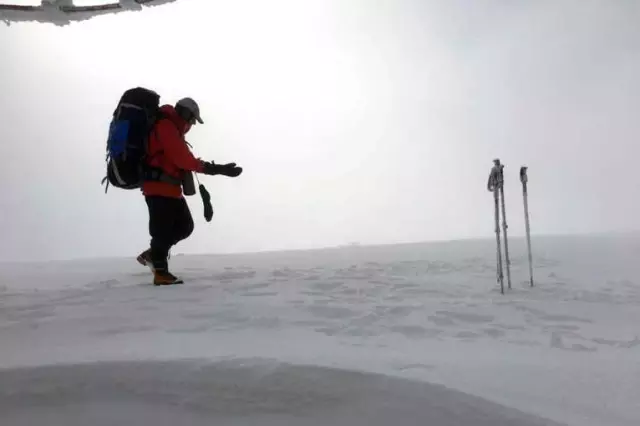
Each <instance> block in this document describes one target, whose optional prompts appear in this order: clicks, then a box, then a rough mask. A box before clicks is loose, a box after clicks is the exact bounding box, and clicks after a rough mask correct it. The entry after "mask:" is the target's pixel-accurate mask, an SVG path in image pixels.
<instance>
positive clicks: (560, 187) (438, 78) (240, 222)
mask: <svg viewBox="0 0 640 426" xmlns="http://www.w3.org/2000/svg"><path fill="white" fill-rule="evenodd" d="M17 3H20V2H17ZM22 3H23V4H25V2H22ZM26 3H27V4H28V3H30V2H26ZM31 3H33V2H31ZM86 3H95V2H93V1H92V2H88V1H77V2H76V4H86ZM638 22H640V2H637V1H633V0H628V1H623V0H620V1H614V0H602V1H595V0H593V1H591V0H565V1H562V2H557V1H551V0H548V1H529V2H513V1H507V0H483V1H474V2H470V1H466V0H452V1H446V2H444V1H435V0H434V1H426V0H402V1H401V0H388V1H384V2H375V3H374V2H371V1H370V0H348V1H347V0H322V1H320V0H304V1H303V0H269V1H264V0H234V1H230V0H224V1H222V0H188V1H187V0H181V1H177V2H174V3H170V4H167V5H164V6H161V7H154V8H147V9H145V10H144V11H143V12H142V13H121V14H117V15H110V16H102V17H98V18H94V19H91V20H88V21H84V22H81V23H74V24H71V25H69V26H65V27H56V26H53V25H48V24H38V23H31V22H27V23H18V24H12V25H11V26H6V25H1V24H0V25H1V26H0V77H1V78H0V94H1V96H0V117H1V121H0V123H1V124H2V126H1V127H2V137H1V139H0V141H1V143H0V155H1V156H2V159H3V161H4V166H3V167H2V168H0V178H1V179H0V193H2V197H1V198H0V235H2V244H0V260H13V259H36V258H37V259H54V258H55V259H58V258H70V257H85V256H90V257H93V256H130V255H131V256H132V255H136V254H137V253H139V252H140V251H141V250H143V249H144V248H146V246H147V245H148V242H149V236H148V228H147V226H148V225H147V220H148V219H147V211H146V205H145V203H144V199H143V197H142V195H141V194H140V193H139V192H137V191H121V190H118V189H115V188H110V190H109V192H108V193H107V194H106V195H105V194H104V187H102V186H101V185H100V180H101V179H102V177H103V176H104V174H105V162H104V155H105V138H106V134H107V129H108V124H109V120H110V118H111V112H112V111H113V107H114V105H115V103H116V102H117V100H118V98H119V97H120V95H121V93H122V92H123V91H124V90H126V89H127V88H129V87H132V86H136V85H144V86H147V87H150V88H152V89H154V90H156V91H158V92H159V93H161V94H162V96H163V99H162V100H163V101H165V102H167V103H174V102H175V101H176V100H177V99H179V98H180V97H183V96H191V97H194V98H195V99H196V100H197V101H198V102H199V103H200V105H201V109H202V115H203V119H204V120H205V122H206V124H205V125H203V126H197V127H196V128H194V130H192V132H191V133H190V134H189V135H188V139H189V141H190V142H191V143H192V144H193V145H194V151H195V153H196V155H197V156H201V157H203V158H205V159H212V160H214V161H216V162H229V161H236V162H237V163H238V164H239V165H241V166H243V167H244V168H245V172H244V174H243V175H242V176H241V177H239V178H237V179H229V178H225V177H202V178H201V180H202V182H203V183H205V185H206V186H207V187H208V189H209V191H210V192H211V194H212V198H213V203H214V210H215V215H214V220H213V221H212V222H211V223H206V222H205V221H204V218H203V216H202V205H201V202H200V199H199V196H197V195H196V196H194V197H191V198H189V204H190V206H191V208H192V213H193V216H194V219H195V221H196V229H195V231H194V234H193V235H192V237H191V238H190V239H189V240H187V241H186V242H183V243H181V244H180V245H179V246H178V247H176V248H175V249H174V250H173V251H174V253H175V252H231V251H245V250H265V249H280V248H304V247H316V246H326V245H335V244H343V243H348V242H354V241H359V242H361V243H389V242H404V241H420V240H432V239H448V238H466V237H477V236H492V235H493V203H492V197H491V194H490V193H489V192H487V191H486V189H485V185H486V179H487V175H488V172H489V170H490V168H491V165H492V159H493V158H494V157H500V158H501V159H502V160H503V162H504V163H505V164H506V179H507V183H506V185H507V186H506V191H507V202H508V205H507V209H508V222H509V225H510V229H509V230H510V233H511V234H512V235H521V234H523V232H524V224H523V209H522V195H521V185H520V182H519V178H518V171H519V168H520V166H521V165H522V164H526V165H528V166H529V173H530V193H531V194H530V208H531V219H532V224H531V225H532V231H533V232H534V233H573V232H590V231H604V230H627V229H638V228H640V226H639V225H640V202H639V201H638V198H639V197H640V175H639V174H638V173H637V172H636V164H637V161H638V155H639V154H640V149H639V148H638V141H637V139H638V135H639V129H640V121H638V119H637V112H638V111H639V110H640V80H639V79H638V76H639V75H640V56H639V53H640V27H639V26H638Z"/></svg>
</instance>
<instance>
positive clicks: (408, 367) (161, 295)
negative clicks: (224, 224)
mask: <svg viewBox="0 0 640 426" xmlns="http://www.w3.org/2000/svg"><path fill="white" fill-rule="evenodd" d="M524 249H525V246H524V242H523V241H522V240H518V239H515V238H513V239H510V250H511V254H512V263H513V264H512V277H513V289H512V290H510V291H508V292H507V294H505V295H504V296H503V295H500V293H499V289H498V286H497V284H496V278H495V262H496V261H495V247H494V245H493V244H492V242H491V241H469V242H450V243H432V244H417V245H398V246H384V247H349V248H340V249H330V250H329V249H328V250H318V251H299V252H282V253H263V254H243V255H228V256H174V257H173V258H172V259H171V260H172V266H173V269H174V272H175V273H176V274H178V275H181V276H183V277H184V278H185V279H186V281H187V283H186V284H184V285H182V286H174V287H167V288H155V287H153V286H152V285H150V274H149V271H148V270H147V269H146V268H144V267H141V266H139V265H138V264H137V263H136V262H135V259H116V260H113V259H106V260H95V261H93V260H92V261H73V262H52V263H39V264H2V265H0V367H1V368H2V369H3V370H0V412H2V413H3V416H4V417H3V419H2V422H1V423H2V425H3V426H13V425H22V424H43V422H44V419H46V420H47V424H48V425H49V426H56V425H58V424H60V425H62V424H64V425H66V426H68V425H73V424H89V423H87V422H88V420H87V419H93V417H91V416H96V415H98V414H99V413H106V412H109V413H111V416H112V417H111V418H110V419H111V420H113V421H116V420H117V419H120V420H117V421H124V420H127V419H129V421H130V420H131V418H136V419H138V421H136V422H135V423H136V424H145V423H144V422H145V421H148V424H153V425H154V426H158V425H162V424H176V422H177V421H181V422H184V424H193V425H199V424H211V423H207V421H209V422H210V421H211V420H212V419H215V424H224V425H227V424H228V425H240V424H242V425H253V424H261V425H276V424H300V425H316V424H318V425H319V424H336V425H339V424H345V425H347V424H348V425H382V424H394V426H403V425H409V424H411V425H413V424H429V425H434V426H440V425H467V424H468V425H483V426H484V425H487V426H488V425H522V426H529V425H534V424H535V425H538V424H553V423H551V421H548V422H546V421H542V420H541V419H534V418H533V417H530V416H529V415H531V416H537V417H539V418H545V419H550V420H553V421H555V422H559V423H563V424H569V425H576V426H577V425H580V426H590V425H594V426H595V425H607V426H616V425H621V426H627V425H628V426H631V425H634V426H637V425H638V424H640V398H639V395H640V278H639V277H640V262H639V259H640V238H638V237H621V236H615V237H557V238H538V239H534V240H533V249H534V263H535V265H534V266H535V269H534V278H535V279H536V286H535V287H533V288H530V287H529V286H528V266H527V263H526V253H525V251H524ZM132 361H135V362H137V364H132ZM80 364H82V365H80ZM39 366H48V367H46V368H35V369H34V367H39ZM361 373H362V374H361ZM381 374H382V375H384V376H381ZM406 379H411V381H409V380H406ZM440 385H444V386H445V387H446V388H445V387H442V386H440ZM471 395H474V396H475V397H473V396H471ZM480 398H481V399H480ZM496 404H500V405H496ZM506 407H509V408H506ZM515 410H518V411H515ZM5 413H6V415H5ZM399 413H403V414H399ZM525 413H527V414H525ZM50 416H52V417H50ZM73 416H75V418H72V417H73ZM113 416H116V417H113ZM117 416H120V417H117ZM103 417H104V416H103ZM104 418H105V419H107V417H104ZM5 419H8V420H5ZM114 419H116V420H114ZM292 419H295V420H292ZM390 419H394V420H390ZM374 420H376V421H377V423H376V422H374ZM74 421H75V423H74ZM56 422H57V423H56ZM90 423H91V424H112V423H110V422H109V421H107V420H104V423H97V422H94V421H93V420H91V421H90Z"/></svg>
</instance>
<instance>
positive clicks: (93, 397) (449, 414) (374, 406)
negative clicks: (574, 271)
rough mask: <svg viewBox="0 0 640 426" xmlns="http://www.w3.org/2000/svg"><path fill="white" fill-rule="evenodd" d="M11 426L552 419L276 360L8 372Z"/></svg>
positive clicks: (374, 425) (440, 391) (450, 424)
mask: <svg viewBox="0 0 640 426" xmlns="http://www.w3.org/2000/svg"><path fill="white" fill-rule="evenodd" d="M0 383H2V385H0V412H2V417H3V422H2V424H3V425H4V426H18V425H44V424H46V425H47V426H75V425H77V426H80V425H95V426H99V425H104V426H107V425H114V424H135V425H140V426H145V425H149V426H164V425H166V426H170V425H171V426H173V425H183V424H184V425H189V426H205V425H206V426H209V425H213V424H215V425H220V426H224V425H246V426H251V425H255V426H279V425H299V426H312V425H313V426H325V425H336V426H341V425H344V426H387V425H395V426H409V425H412V426H413V425H430V426H460V425H474V426H543V425H546V426H553V425H556V423H554V422H551V421H547V420H543V419H539V418H535V417H533V416H530V415H526V414H524V413H522V412H518V411H517V410H513V409H509V408H506V407H503V406H500V405H497V404H494V403H491V402H488V401H486V400H483V399H481V398H478V397H474V396H471V395H467V394H464V393H461V392H457V391H454V390H450V389H447V388H445V387H443V386H439V385H431V384H428V383H420V382H411V381H408V380H406V379H397V378H391V377H385V376H381V375H373V374H364V373H358V372H353V371H343V370H336V369H328V368H320V367H314V366H294V365H287V364H281V363H277V362H272V361H267V360H256V359H249V360H234V361H221V362H215V363H210V362H203V361H193V360H188V361H172V362H146V363H145V362H122V363H95V364H84V365H69V366H51V367H39V368H32V369H16V370H8V371H2V370H0Z"/></svg>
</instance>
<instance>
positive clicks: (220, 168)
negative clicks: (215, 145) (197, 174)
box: [204, 161, 242, 177]
mask: <svg viewBox="0 0 640 426" xmlns="http://www.w3.org/2000/svg"><path fill="white" fill-rule="evenodd" d="M241 173H242V167H238V166H236V163H228V164H216V163H214V162H213V161H211V162H206V163H204V174H205V175H223V176H229V177H238V176H240V174H241Z"/></svg>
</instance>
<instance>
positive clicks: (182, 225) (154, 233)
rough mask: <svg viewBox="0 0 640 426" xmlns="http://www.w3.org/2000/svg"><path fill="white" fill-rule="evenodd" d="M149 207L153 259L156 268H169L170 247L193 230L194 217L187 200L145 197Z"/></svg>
mask: <svg viewBox="0 0 640 426" xmlns="http://www.w3.org/2000/svg"><path fill="white" fill-rule="evenodd" d="M145 199H146V201H147V207H148V208H149V234H150V235H151V261H152V262H153V266H154V268H156V269H167V258H168V257H169V249H171V247H172V246H173V245H175V244H177V243H178V242H180V241H182V240H184V239H185V238H187V237H188V236H189V235H191V233H192V232H193V217H191V212H190V211H189V205H188V204H187V201H186V200H185V199H184V197H182V198H170V197H161V196H148V197H145Z"/></svg>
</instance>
